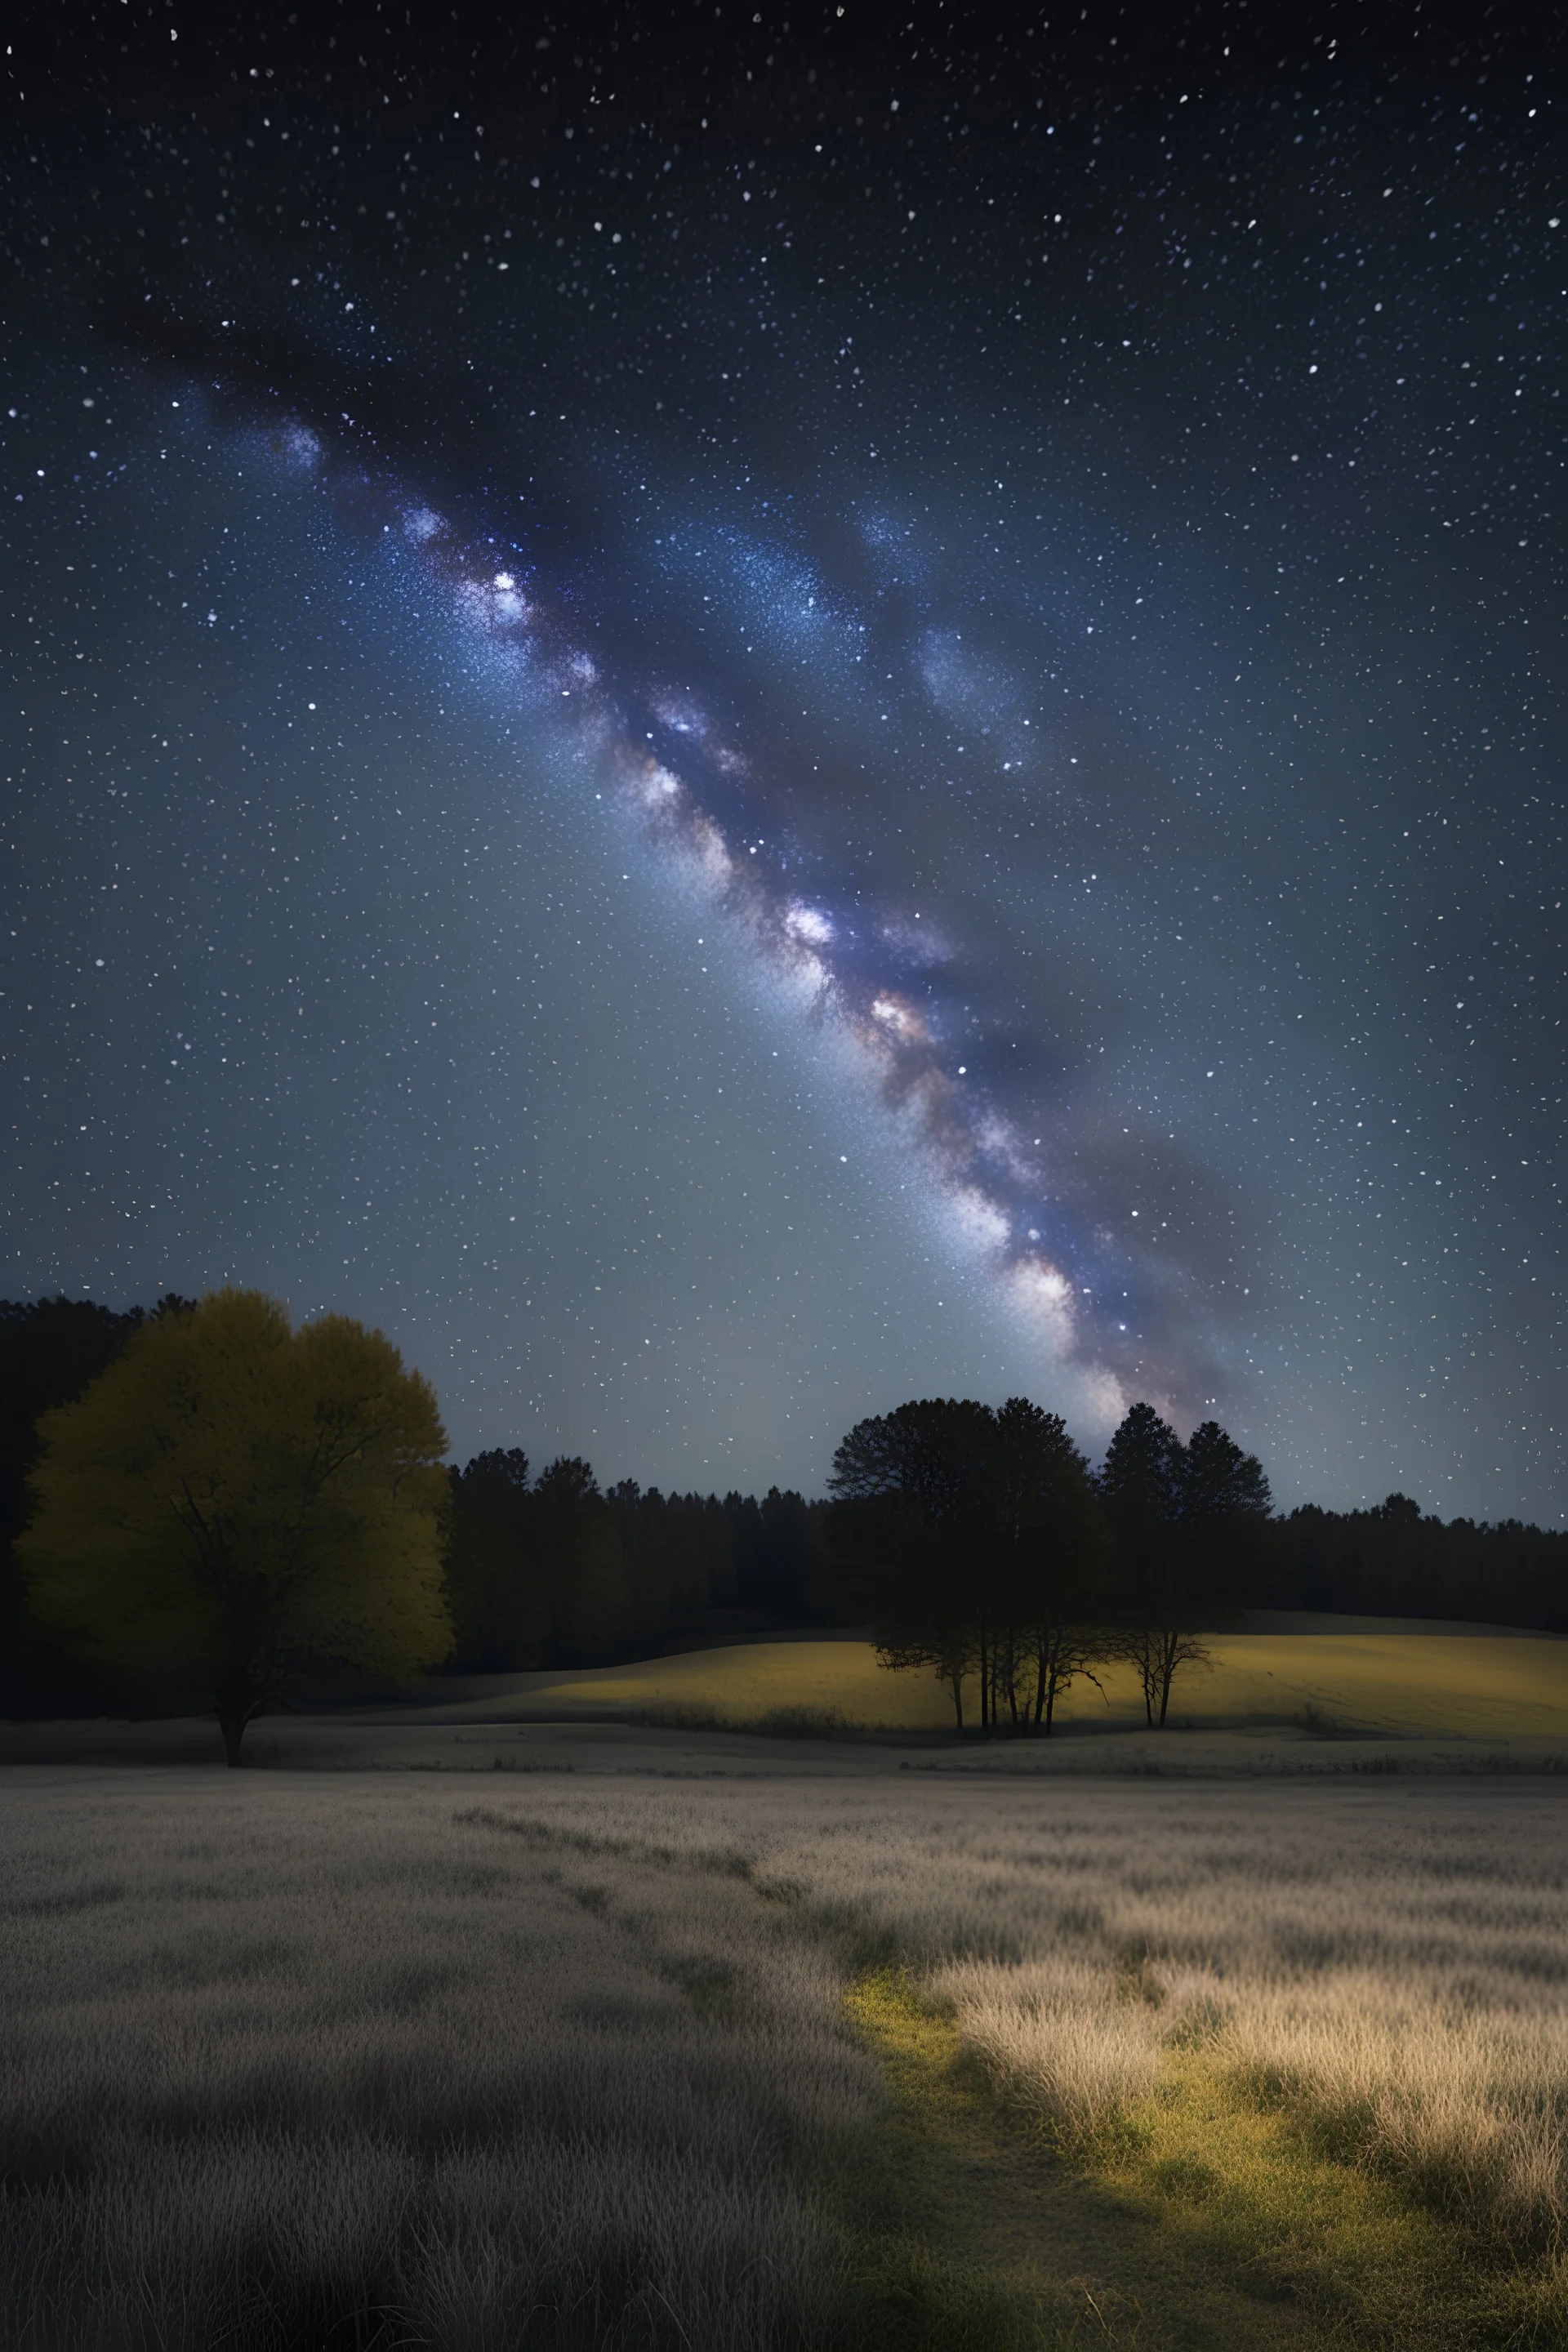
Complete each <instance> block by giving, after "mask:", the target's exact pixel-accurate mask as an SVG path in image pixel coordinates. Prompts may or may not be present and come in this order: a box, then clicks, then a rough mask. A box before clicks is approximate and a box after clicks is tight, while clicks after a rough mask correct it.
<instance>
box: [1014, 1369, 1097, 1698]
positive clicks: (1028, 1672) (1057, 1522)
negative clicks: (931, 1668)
mask: <svg viewBox="0 0 1568 2352" xmlns="http://www.w3.org/2000/svg"><path fill="white" fill-rule="evenodd" d="M991 1475H992V1508H993V1511H994V1517H995V1554H994V1559H995V1571H994V1594H995V1598H994V1610H995V1615H996V1618H997V1631H996V1633H995V1635H994V1642H993V1648H994V1655H995V1658H996V1662H997V1664H996V1675H995V1682H994V1696H993V1697H992V1699H991V1703H990V1706H989V1710H988V1713H989V1719H990V1720H991V1721H992V1722H993V1723H994V1722H995V1721H996V1720H997V1717H998V1699H999V1698H1000V1699H1001V1700H1003V1701H1005V1705H1006V1707H1007V1712H1008V1717H1009V1720H1010V1722H1011V1723H1012V1724H1013V1726H1014V1727H1015V1728H1026V1729H1033V1730H1036V1731H1043V1732H1045V1733H1046V1735H1047V1737H1048V1736H1049V1733H1050V1731H1051V1728H1052V1726H1053V1724H1054V1722H1055V1718H1056V1709H1057V1702H1058V1699H1059V1698H1061V1697H1062V1696H1064V1695H1065V1694H1066V1692H1067V1691H1068V1689H1070V1687H1071V1686H1072V1685H1073V1683H1074V1682H1075V1681H1076V1680H1078V1678H1079V1676H1080V1675H1082V1676H1085V1677H1087V1678H1088V1679H1089V1680H1090V1681H1095V1680H1097V1677H1096V1676H1095V1675H1094V1672H1093V1669H1094V1666H1095V1664H1097V1663H1098V1662H1099V1661H1100V1659H1102V1658H1104V1657H1105V1656H1107V1655H1108V1654H1111V1653H1112V1652H1113V1651H1114V1648H1115V1642H1114V1638H1113V1637H1112V1636H1111V1635H1110V1633H1108V1632H1107V1628H1108V1626H1109V1623H1110V1615H1111V1606H1110V1601H1111V1593H1110V1574H1109V1571H1110V1542H1109V1539H1108V1534H1107V1530H1106V1526H1105V1522H1104V1518H1103V1516H1102V1514H1101V1512H1100V1507H1099V1503H1098V1499H1097V1497H1096V1496H1095V1492H1094V1487H1093V1485H1092V1482H1091V1480H1090V1477H1089V1465H1088V1463H1087V1462H1086V1460H1085V1459H1084V1456H1083V1455H1082V1454H1080V1453H1079V1450H1078V1448H1077V1446H1076V1445H1075V1444H1073V1442H1072V1439H1071V1438H1070V1437H1069V1435H1068V1430H1067V1424H1066V1423H1065V1422H1064V1421H1063V1420H1062V1418H1061V1416H1060V1414H1059V1413H1054V1412H1042V1411H1041V1409H1040V1407H1039V1406H1038V1405H1036V1404H1032V1403H1031V1402H1029V1400H1028V1398H1027V1397H1010V1398H1009V1399H1008V1400H1007V1402H1006V1403H1005V1404H1004V1405H1003V1406H1002V1407H1001V1408H1000V1410H999V1411H998V1412H996V1414H995V1416H994V1422H993V1430H992V1474H991ZM1021 1684H1022V1687H1020V1685H1021ZM1030 1685H1032V1688H1031V1687H1030Z"/></svg>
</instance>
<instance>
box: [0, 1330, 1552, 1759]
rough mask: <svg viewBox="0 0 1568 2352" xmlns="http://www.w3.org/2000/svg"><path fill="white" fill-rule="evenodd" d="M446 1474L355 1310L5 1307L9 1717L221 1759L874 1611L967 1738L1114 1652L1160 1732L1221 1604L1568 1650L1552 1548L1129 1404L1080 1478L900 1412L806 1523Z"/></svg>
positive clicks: (1022, 1424) (793, 1517)
mask: <svg viewBox="0 0 1568 2352" xmlns="http://www.w3.org/2000/svg"><path fill="white" fill-rule="evenodd" d="M446 1453H447V1441H446V1435H445V1433H444V1431H443V1430H442V1427H441V1423H440V1418H439V1413H438V1411H437V1404H436V1399H435V1396H434V1394H433V1392H432V1391H431V1390H430V1388H429V1386H428V1384H427V1383H426V1382H425V1381H422V1380H421V1379H420V1377H419V1376H418V1374H417V1373H415V1372H412V1371H409V1370H405V1367H404V1366H403V1364H402V1361H401V1359H400V1358H399V1356H398V1354H397V1351H396V1349H395V1348H394V1347H392V1345H391V1343H390V1342H389V1341H388V1340H386V1339H384V1336H383V1335H382V1334H381V1333H380V1332H375V1331H366V1330H365V1329H364V1328H363V1327H362V1326H361V1325H359V1324H357V1323H354V1322H353V1321H352V1320H350V1319H349V1318H346V1317H342V1316H326V1317H322V1318H320V1319H319V1320H318V1321H316V1322H314V1323H312V1324H309V1325H306V1326H304V1327H302V1328H299V1329H295V1328H293V1326H292V1325H291V1323H290V1320H289V1316H288V1314H287V1312H286V1310H285V1309H284V1308H283V1307H280V1306H279V1304H278V1303H277V1302H276V1301H274V1300H270V1299H268V1298H266V1297H262V1296H261V1295H260V1294H258V1293H256V1292H247V1291H222V1292H218V1293H215V1294H212V1295H211V1296H209V1297H206V1298H205V1299H203V1300H201V1301H200V1302H192V1301H190V1300H188V1299H182V1298H177V1297H166V1298H164V1299H163V1300H162V1301H160V1302H159V1305H158V1306H157V1307H155V1308H153V1309H152V1310H150V1311H142V1310H141V1309H132V1310H131V1311H130V1312H129V1313H126V1314H123V1315H115V1314H112V1313H110V1312H109V1311H108V1310H107V1309H105V1308H102V1307H98V1306H96V1305H94V1304H92V1303H91V1302H89V1301H84V1300H68V1299H65V1298H58V1299H53V1300H44V1301H33V1302H27V1303H21V1304H0V1515H3V1516H0V1532H3V1533H4V1535H5V1552H4V1580H3V1581H0V1707H3V1708H5V1710H6V1711H9V1712H17V1713H21V1712H35V1713H36V1712H43V1711H47V1712H71V1711H79V1710H80V1709H82V1708H84V1707H85V1708H92V1707H94V1706H103V1705H104V1704H106V1703H110V1704H112V1703H116V1702H120V1701H121V1700H122V1698H123V1696H124V1695H125V1694H127V1693H129V1692H132V1691H135V1692H140V1693H141V1694H142V1695H143V1696H144V1697H145V1698H147V1699H149V1700H155V1699H162V1700H164V1701H167V1702H169V1703H171V1704H174V1703H180V1704H189V1703H191V1701H192V1699H193V1696H197V1697H199V1699H200V1703H202V1704H205V1705H207V1706H210V1707H211V1708H212V1709H213V1711H214V1712H216V1714H217V1716H218V1718H219V1721H220V1723H221V1724H222V1726H223V1729H224V1735H225V1740H226V1747H227V1749H228V1752H229V1756H230V1760H231V1761H232V1760H234V1759H236V1758H237V1754H238V1748H239V1742H240V1739H241V1738H242V1736H243V1732H244V1728H245V1726H246V1724H247V1722H248V1721H250V1720H251V1719H252V1717H254V1716H255V1715H256V1714H257V1713H258V1712H261V1711H262V1710H263V1709H265V1708H267V1707H269V1706H278V1705H283V1704H294V1703H299V1702H300V1699H301V1698H302V1697H308V1696H310V1694H311V1693H312V1692H314V1693H315V1694H316V1695H318V1696H321V1695H324V1694H325V1692H326V1691H327V1690H328V1689H331V1690H334V1691H335V1692H336V1693H337V1695H339V1696H342V1695H343V1694H344V1692H345V1691H346V1690H347V1689H349V1688H352V1687H353V1684H354V1678H355V1677H357V1678H358V1684H359V1686H360V1687H365V1686H367V1680H368V1683H371V1684H374V1681H375V1680H376V1679H377V1678H379V1679H380V1680H381V1681H382V1682H383V1683H386V1682H395V1681H398V1680H406V1679H407V1678H408V1677H409V1676H410V1675H416V1674H417V1673H418V1672H420V1671H423V1670H427V1669H429V1668H432V1667H436V1666H439V1665H456V1666H457V1667H458V1668H460V1669H468V1670H473V1671H481V1672H482V1671H502V1672H505V1671H509V1670H517V1669H520V1668H525V1667H530V1666H542V1665H554V1664H568V1665H569V1664H592V1663H598V1662H606V1661H609V1660H612V1659H614V1658H616V1657H626V1656H633V1655H637V1654H645V1655H646V1654H647V1653H648V1651H649V1650H650V1649H654V1648H657V1647H659V1646H661V1645H662V1646H665V1647H674V1646H679V1645H683V1644H684V1645H689V1646H693V1647H697V1646H701V1645H702V1644H703V1643H705V1642H708V1641H711V1640H712V1639H714V1638H715V1637H716V1636H718V1635H721V1634H722V1633H742V1634H743V1633H746V1632H748V1631H761V1630H763V1628H764V1627H770V1628H773V1627H776V1628H779V1629H781V1630H782V1629H785V1628H789V1627H799V1628H802V1629H804V1628H806V1627H809V1626H811V1625H813V1624H816V1625H821V1624H826V1623H832V1624H837V1625H844V1624H846V1623H856V1624H859V1623H869V1625H870V1627H871V1629H872V1631H873V1633H874V1636H875V1639H876V1641H877V1643H878V1645H879V1650H880V1653H881V1655H882V1657H883V1660H884V1662H885V1663H886V1664H888V1665H889V1666H890V1667H893V1668H895V1669H904V1670H917V1671H925V1672H933V1673H935V1674H937V1675H940V1676H941V1677H942V1679H943V1680H944V1681H945V1682H946V1683H947V1685H948V1686H949V1688H950V1689H951V1691H952V1698H953V1706H954V1712H955V1719H956V1720H957V1722H958V1724H959V1725H960V1727H963V1724H964V1708H965V1699H966V1693H971V1692H972V1693H973V1695H974V1706H975V1710H976V1712H977V1717H978V1725H979V1727H980V1728H981V1729H983V1730H985V1731H1002V1730H1004V1729H1005V1730H1009V1731H1016V1732H1018V1733H1029V1734H1047V1733H1048V1732H1049V1731H1050V1730H1051V1728H1052V1727H1053V1724H1054V1722H1055V1719H1056V1716H1057V1711H1058V1706H1059V1704H1060V1702H1061V1700H1062V1698H1063V1696H1065V1694H1066V1693H1067V1692H1068V1691H1069V1690H1070V1689H1071V1688H1072V1687H1073V1685H1075V1684H1076V1683H1078V1682H1079V1681H1080V1680H1083V1679H1086V1678H1087V1679H1089V1680H1091V1681H1092V1680H1095V1679H1097V1678H1098V1675H1099V1673H1100V1669H1101V1668H1102V1666H1103V1665H1104V1664H1107V1663H1109V1662H1110V1661H1112V1660H1116V1661H1125V1662H1131V1664H1132V1666H1133V1667H1134V1669H1135V1671H1136V1673H1137V1675H1138V1677H1139V1681H1140V1683H1141V1685H1142V1693H1143V1699H1144V1706H1145V1709H1146V1713H1147V1717H1148V1720H1149V1722H1150V1723H1151V1724H1162V1725H1163V1724H1164V1723H1165V1722H1166V1721H1167V1720H1168V1719H1169V1714H1170V1707H1171V1699H1172V1691H1173V1685H1174V1684H1175V1682H1176V1679H1177V1677H1178V1675H1181V1673H1182V1672H1183V1670H1184V1668H1187V1667H1190V1666H1192V1665H1193V1664H1195V1663H1197V1662H1199V1661H1201V1659H1202V1658H1203V1656H1204V1654H1205V1651H1204V1643H1203V1636H1204V1634H1205V1632H1208V1631H1212V1630H1216V1629H1218V1628H1220V1627H1222V1626H1223V1625H1225V1624H1226V1622H1235V1620H1236V1612H1237V1611H1238V1610H1240V1609H1242V1608H1244V1607H1259V1606H1265V1607H1267V1606H1272V1607H1277V1608H1284V1609H1301V1608H1309V1609H1324V1610H1333V1611H1338V1610H1343V1611H1346V1612H1350V1613H1354V1614H1363V1613H1373V1614H1388V1615H1396V1616H1415V1617H1419V1616H1429V1617H1431V1616H1437V1617H1443V1616H1451V1617H1462V1618H1467V1619H1469V1620H1472V1621H1479V1622H1492V1623H1500V1622H1501V1623H1514V1624H1518V1625H1521V1626H1533V1627H1539V1628H1542V1629H1544V1630H1553V1631H1557V1630H1565V1631H1568V1579H1565V1577H1564V1569H1565V1568H1568V1536H1565V1535H1563V1534H1562V1533H1560V1532H1557V1531H1547V1530H1542V1529H1541V1528H1531V1527H1524V1526H1521V1525H1520V1524H1519V1523H1518V1522H1514V1521H1507V1522H1504V1523H1502V1524H1501V1525H1500V1526H1495V1527H1494V1526H1487V1525H1481V1526H1477V1525H1475V1524H1474V1523H1473V1522H1471V1521H1469V1520H1467V1519H1454V1520H1451V1521H1448V1522H1447V1523H1446V1524H1445V1523H1444V1522H1443V1521H1442V1520H1441V1519H1439V1518H1436V1517H1429V1516H1427V1517H1424V1516H1423V1514H1422V1513H1421V1511H1420V1510H1419V1508H1418V1507H1417V1506H1416V1505H1415V1504H1414V1503H1413V1502H1411V1501H1410V1500H1409V1499H1408V1498H1407V1497H1405V1496H1398V1495H1394V1496H1389V1498H1388V1500H1387V1501H1386V1502H1385V1503H1384V1504H1382V1505H1379V1506H1378V1507H1376V1508H1374V1509H1372V1510H1366V1511H1355V1512H1347V1513H1334V1512H1326V1511H1322V1510H1319V1509H1317V1508H1315V1507H1310V1506H1305V1507H1300V1508H1299V1509H1297V1510H1294V1511H1292V1512H1291V1513H1290V1514H1289V1517H1276V1516H1275V1515H1273V1513H1272V1510H1271V1498H1270V1495H1269V1488H1268V1478H1267V1476H1266V1475H1265V1474H1264V1471H1263V1468H1262V1465H1261V1464H1260V1463H1259V1462H1258V1459H1257V1457H1256V1456H1255V1455H1252V1454H1247V1453H1245V1452H1244V1451H1243V1449H1242V1448H1241V1447H1240V1446H1238V1445H1237V1444H1236V1442H1235V1441H1234V1440H1233V1439H1232V1438H1231V1437H1230V1436H1229V1435H1228V1433H1226V1431H1225V1430H1224V1429H1222V1428H1221V1427H1220V1426H1219V1424H1218V1423H1215V1422H1212V1421H1211V1422H1205V1423H1203V1424H1202V1425H1201V1426H1200V1427H1199V1428H1197V1429H1196V1430H1194V1432H1193V1433H1192V1435H1191V1437H1190V1438H1188V1439H1187V1440H1186V1441H1185V1442H1184V1441H1183V1440H1182V1439H1181V1438H1180V1437H1178V1435H1177V1434H1176V1433H1175V1431H1174V1430H1173V1429H1172V1428H1171V1427H1170V1426H1169V1425H1168V1424H1167V1423H1165V1422H1163V1420H1162V1419H1161V1418H1160V1416H1159V1414H1158V1413H1157V1412H1155V1411H1154V1410H1153V1408H1152V1406H1151V1405H1149V1404H1147V1403H1140V1404H1136V1405H1134V1406H1133V1407H1132V1408H1131V1411H1130V1412H1128V1413H1127V1415H1126V1416H1125V1418H1124V1419H1123V1421H1122V1423H1121V1426H1120V1428H1119V1429H1118V1430H1117V1431H1116V1432H1115V1433H1114V1434H1113V1436H1112V1438H1111V1440H1110V1444H1109V1446H1108V1448H1107V1450H1106V1454H1105V1457H1104V1460H1103V1462H1102V1463H1101V1464H1100V1466H1099V1468H1098V1469H1094V1468H1092V1467H1091V1466H1090V1465H1089V1462H1088V1460H1087V1458H1086V1457H1085V1455H1084V1454H1082V1452H1081V1451H1080V1450H1079V1447H1078V1446H1077V1445H1076V1444H1074V1442H1073V1440H1072V1438H1071V1436H1070V1434H1069V1433H1068V1430H1067V1428H1066V1426H1065V1424H1064V1423H1063V1422H1062V1421H1061V1419H1060V1417H1059V1416H1058V1415H1056V1414H1053V1413H1048V1412H1043V1411H1042V1410H1041V1409H1040V1408H1039V1407H1038V1406H1037V1405H1035V1404H1033V1403H1031V1402H1029V1401H1028V1400H1027V1399H1026V1398H1013V1399H1010V1400H1009V1401H1008V1402H1006V1403H1005V1404H1003V1405H1001V1406H1000V1407H995V1408H993V1407H991V1406H988V1405H984V1404H981V1403H977V1402H973V1401H971V1400H963V1399H927V1400H917V1401H913V1402H910V1403H907V1404H903V1405H900V1406H899V1407H897V1408H896V1409H895V1410H894V1411H893V1412H889V1413H883V1414H877V1415H873V1416H871V1417H869V1418H868V1419H866V1420H864V1421H861V1422H858V1423H857V1424H856V1425H855V1427H854V1428H853V1429H851V1430H850V1431H849V1432H848V1433H847V1436H846V1437H845V1438H844V1440H843V1442H842V1444H840V1445H839V1447H838V1449H837V1454H835V1457H834V1463H833V1472H832V1476H831V1479H830V1481H829V1489H830V1491H829V1495H828V1496H827V1498H826V1499H825V1500H823V1501H821V1502H807V1501H805V1499H803V1497H802V1496H799V1495H795V1494H783V1493H780V1492H779V1490H778V1489H777V1488H773V1489H770V1491H769V1492H768V1494H767V1495H765V1496H763V1497H762V1498H761V1500H758V1499H756V1498H754V1497H752V1496H741V1495H739V1494H730V1495H726V1496H723V1497H722V1498H720V1497H719V1496H712V1495H709V1496H700V1495H695V1494H689V1495H664V1494H661V1493H660V1492H659V1491H658V1489H657V1488H654V1489H647V1490H645V1489H643V1488H641V1487H639V1486H637V1485H636V1484H635V1483H633V1482H630V1481H626V1482H623V1483H622V1484H621V1485H619V1486H612V1487H611V1488H609V1489H608V1490H607V1491H604V1490H601V1488H600V1486H599V1485H598V1482H597V1480H596V1479H595V1475H594V1473H593V1470H592V1468H591V1467H590V1465H588V1464H587V1463H585V1462H584V1461H582V1460H580V1459H578V1458H575V1457H565V1456H563V1457H558V1458H557V1459H556V1460H555V1461H553V1462H552V1463H550V1464H549V1465H547V1466H546V1467H545V1468H544V1470H543V1471H542V1472H541V1473H540V1474H539V1475H537V1476H534V1475H531V1468H530V1465H529V1463H528V1461H527V1458H526V1456H525V1455H523V1454H521V1452H520V1451H517V1450H515V1449H510V1450H504V1451H493V1452H489V1453H485V1454H478V1455H476V1456H475V1457H474V1458H473V1459H472V1460H471V1461H470V1462H468V1464H467V1465H465V1466H464V1467H463V1468H461V1469H458V1468H451V1467H448V1466H447V1465H446V1464H445V1455H446ZM323 1676H325V1677H326V1678H327V1679H326V1681H325V1682H323V1681H322V1679H321V1678H322V1677H323ZM344 1676H347V1677H349V1681H348V1682H347V1683H346V1684H345V1682H344V1680H343V1677H344ZM312 1677H314V1680H312ZM334 1678H335V1679H334Z"/></svg>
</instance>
